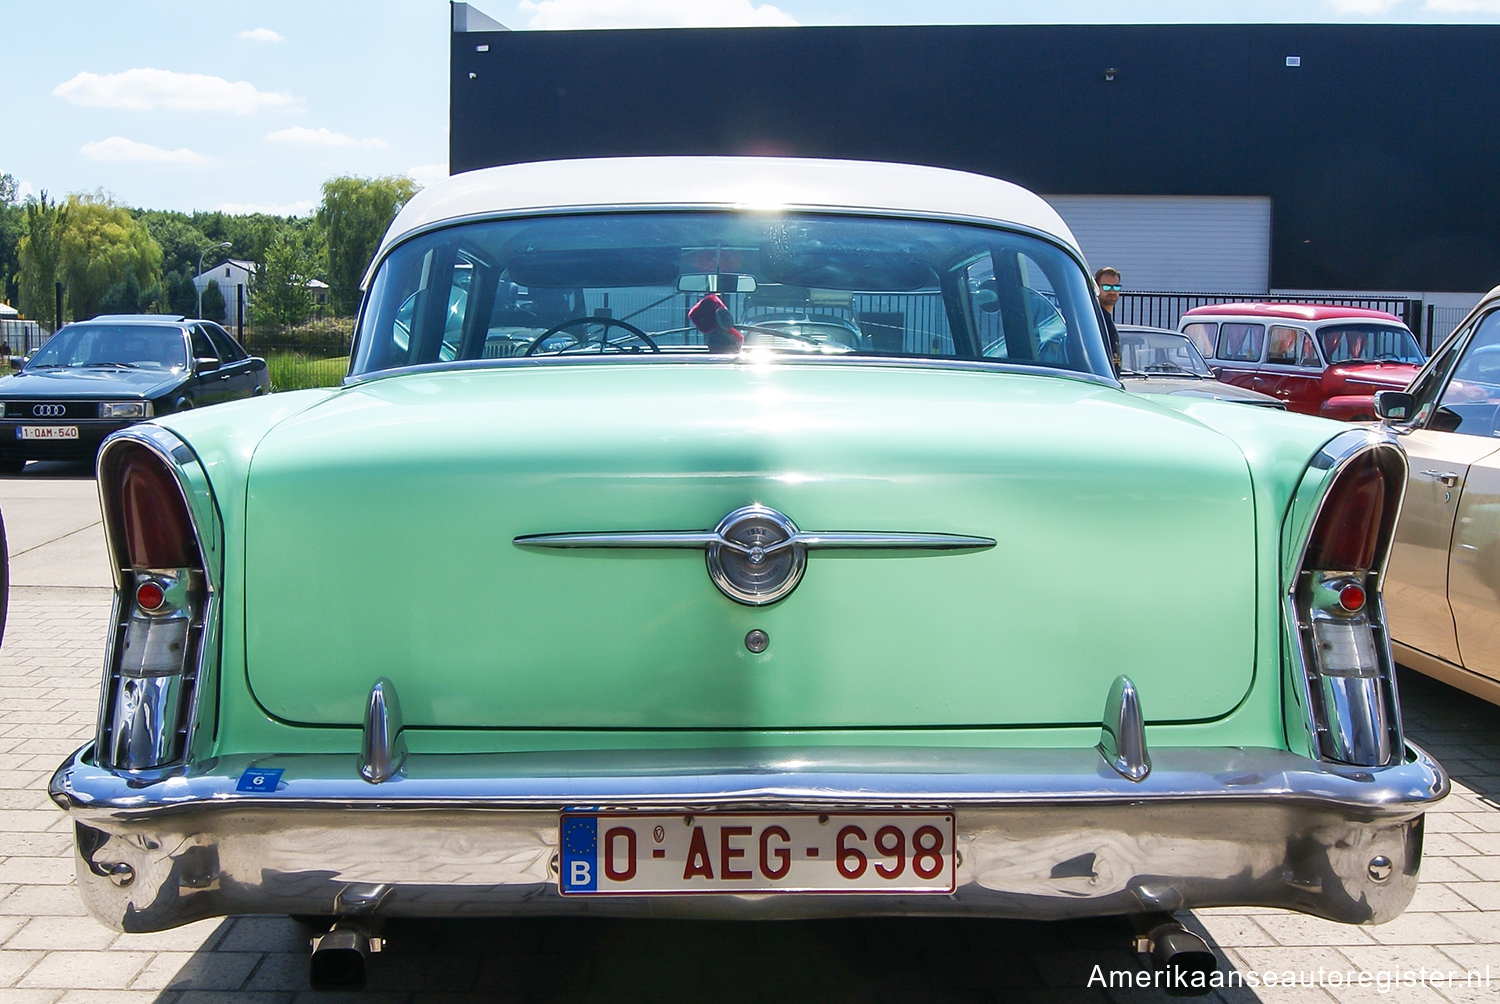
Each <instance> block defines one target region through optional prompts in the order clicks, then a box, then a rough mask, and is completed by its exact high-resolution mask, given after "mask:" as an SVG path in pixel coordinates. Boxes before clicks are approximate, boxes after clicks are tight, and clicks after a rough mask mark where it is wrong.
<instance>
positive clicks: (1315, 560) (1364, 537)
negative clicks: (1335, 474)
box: [1306, 452, 1395, 571]
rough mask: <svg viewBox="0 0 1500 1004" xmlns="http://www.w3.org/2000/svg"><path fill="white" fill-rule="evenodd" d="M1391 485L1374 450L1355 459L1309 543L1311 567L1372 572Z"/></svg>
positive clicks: (1333, 492)
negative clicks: (1370, 570) (1387, 481)
mask: <svg viewBox="0 0 1500 1004" xmlns="http://www.w3.org/2000/svg"><path fill="white" fill-rule="evenodd" d="M1390 488H1391V486H1389V485H1388V484H1387V483H1386V475H1385V472H1384V471H1383V470H1382V469H1381V467H1380V466H1379V464H1378V462H1377V460H1376V458H1375V455H1374V453H1373V452H1372V453H1369V454H1366V455H1365V456H1364V457H1361V458H1359V459H1357V460H1355V461H1354V462H1353V463H1352V464H1351V465H1350V467H1349V469H1348V470H1347V471H1345V472H1343V474H1341V475H1340V476H1339V479H1338V482H1337V483H1336V484H1334V486H1333V488H1332V489H1331V490H1330V491H1329V493H1328V498H1327V500H1326V501H1325V502H1324V503H1323V511H1322V513H1321V514H1320V515H1319V517H1318V525H1317V527H1315V528H1314V530H1313V535H1312V539H1311V540H1310V541H1308V544H1307V565H1306V567H1307V568H1309V569H1335V568H1337V569H1345V570H1348V571H1354V570H1359V571H1368V570H1369V569H1370V568H1371V567H1373V566H1374V563H1375V547H1376V544H1377V543H1378V542H1379V541H1380V533H1381V530H1382V529H1383V528H1384V527H1385V523H1386V517H1387V510H1389V511H1390V513H1389V514H1390V515H1392V516H1394V511H1395V506H1394V504H1392V505H1389V506H1388V505H1387V499H1388V496H1389V495H1390V494H1391V492H1390Z"/></svg>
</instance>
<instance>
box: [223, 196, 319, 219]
mask: <svg viewBox="0 0 1500 1004" xmlns="http://www.w3.org/2000/svg"><path fill="white" fill-rule="evenodd" d="M316 208H318V204H317V203H316V202H314V201H312V200H311V199H303V200H302V201H300V202H221V203H219V204H218V205H217V206H214V209H215V210H216V211H218V212H221V213H228V214H230V215H231V216H249V215H250V214H251V213H266V214H269V215H271V216H304V215H306V214H307V213H310V212H312V211H313V210H314V209H316Z"/></svg>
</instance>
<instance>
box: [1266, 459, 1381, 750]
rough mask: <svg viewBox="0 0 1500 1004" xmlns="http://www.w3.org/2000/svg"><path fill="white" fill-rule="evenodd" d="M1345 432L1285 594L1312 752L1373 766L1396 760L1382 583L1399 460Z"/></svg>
mask: <svg viewBox="0 0 1500 1004" xmlns="http://www.w3.org/2000/svg"><path fill="white" fill-rule="evenodd" d="M1345 436H1351V437H1354V438H1352V439H1347V440H1345V445H1346V449H1348V450H1349V452H1348V453H1347V454H1346V455H1345V457H1344V458H1343V459H1342V460H1341V461H1340V462H1338V463H1337V465H1336V466H1335V469H1334V471H1333V473H1332V474H1331V475H1330V477H1331V478H1332V481H1331V483H1330V484H1329V487H1328V488H1327V490H1326V492H1325V493H1324V495H1323V500H1322V504H1321V505H1320V506H1319V508H1318V511H1317V514H1316V516H1315V517H1314V520H1313V525H1312V528H1311V530H1310V532H1309V534H1308V537H1307V546H1306V548H1305V549H1304V552H1303V558H1302V563H1301V566H1300V568H1299V569H1298V571H1297V576H1296V580H1295V582H1294V583H1293V585H1292V590H1291V594H1290V595H1291V603H1292V610H1293V612H1294V614H1295V618H1296V626H1297V635H1298V641H1299V643H1300V645H1301V655H1302V664H1303V670H1304V677H1305V682H1306V689H1305V691H1304V694H1305V697H1306V703H1307V706H1308V711H1309V716H1310V723H1311V726H1312V730H1313V735H1314V742H1315V743H1316V745H1317V748H1318V753H1319V755H1320V756H1321V757H1322V758H1323V759H1325V760H1330V761H1334V762H1337V763H1346V764H1355V765H1359V766H1367V767H1378V766H1383V765H1385V764H1388V763H1390V762H1392V760H1393V759H1395V758H1398V757H1400V756H1401V745H1402V743H1401V723H1400V709H1399V703H1398V700H1397V696H1396V681H1395V675H1394V673H1393V664H1392V660H1391V655H1390V640H1389V638H1388V637H1387V635H1386V629H1385V615H1384V611H1383V609H1382V607H1381V602H1380V581H1381V576H1382V573H1383V572H1384V569H1385V562H1386V558H1387V556H1388V555H1389V552H1390V547H1391V542H1392V539H1393V537H1394V535H1395V530H1396V517H1397V514H1398V513H1399V511H1400V508H1401V498H1402V493H1403V492H1404V490H1405V486H1406V461H1405V458H1404V456H1403V455H1402V453H1401V451H1400V450H1399V449H1398V448H1397V447H1395V446H1394V445H1392V444H1389V443H1386V442H1384V441H1381V440H1374V441H1371V440H1369V439H1367V438H1363V437H1364V434H1363V433H1346V434H1345ZM1340 438H1341V439H1343V438H1344V437H1340ZM1338 443H1339V440H1335V441H1334V444H1330V445H1331V446H1332V445H1335V444H1338ZM1349 444H1353V445H1352V447H1351V446H1350V445H1349Z"/></svg>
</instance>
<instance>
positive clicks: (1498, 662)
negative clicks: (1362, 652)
mask: <svg viewBox="0 0 1500 1004" xmlns="http://www.w3.org/2000/svg"><path fill="white" fill-rule="evenodd" d="M1378 398H1379V400H1378V401H1377V410H1378V411H1380V412H1381V414H1382V417H1383V418H1384V420H1385V421H1387V422H1388V423H1390V424H1391V425H1393V426H1394V427H1395V428H1396V429H1397V430H1398V431H1399V432H1400V433H1401V443H1402V445H1403V446H1404V447H1405V448H1406V453H1407V456H1408V458H1409V459H1410V472H1411V474H1410V481H1409V482H1408V484H1407V489H1406V501H1405V503H1404V506H1403V508H1402V510H1401V520H1400V523H1399V525H1398V527H1397V530H1396V543H1395V547H1394V549H1393V551H1392V553H1391V560H1390V566H1389V569H1388V570H1387V572H1386V580H1385V602H1386V606H1387V611H1386V612H1387V616H1388V618H1389V624H1390V631H1391V640H1392V643H1393V646H1392V647H1393V649H1394V652H1395V656H1396V661H1397V662H1400V663H1401V664H1403V665H1406V666H1410V667H1411V668H1412V669H1416V670H1419V671H1421V672H1423V673H1426V674H1427V675H1429V676H1433V677H1436V678H1437V679H1439V680H1442V681H1444V682H1446V683H1449V684H1452V685H1453V686H1455V687H1458V688H1460V689H1462V690H1466V691H1468V692H1469V693H1471V694H1475V695H1476V696H1479V697H1483V698H1485V699H1486V700H1489V701H1493V702H1495V703H1497V704H1500V287H1497V288H1495V289H1493V290H1491V291H1490V292H1489V293H1488V294H1487V295H1486V296H1485V298H1484V299H1483V300H1481V301H1480V303H1479V306H1477V307H1475V308H1474V310H1473V312H1472V313H1470V314H1469V316H1468V317H1467V318H1465V320H1464V322H1463V323H1462V324H1460V325H1459V326H1458V328H1457V329H1456V330H1455V331H1454V333H1453V334H1452V335H1451V336H1450V337H1449V338H1448V340H1447V341H1445V342H1444V343H1443V345H1442V346H1441V347H1440V348H1439V349H1438V350H1437V351H1436V352H1435V353H1433V357H1432V359H1431V360H1429V361H1428V363H1427V365H1426V366H1424V367H1423V368H1422V370H1421V372H1420V373H1418V374H1417V377H1416V379H1415V380H1413V381H1412V384H1411V386H1410V387H1409V388H1408V390H1407V392H1405V393H1393V392H1382V393H1381V394H1380V395H1378Z"/></svg>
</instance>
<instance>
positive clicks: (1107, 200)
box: [1045, 195, 1271, 293]
mask: <svg viewBox="0 0 1500 1004" xmlns="http://www.w3.org/2000/svg"><path fill="white" fill-rule="evenodd" d="M1045 198H1046V200H1047V201H1048V202H1049V203H1051V204H1052V207H1053V208H1054V209H1056V210H1057V212H1058V214H1059V215H1060V216H1062V218H1063V219H1064V220H1065V221H1066V222H1067V224H1068V227H1069V228H1070V229H1071V230H1072V231H1073V235H1074V236H1075V237H1077V238H1078V243H1079V245H1080V246H1081V247H1082V248H1083V253H1084V257H1086V258H1087V259H1088V262H1089V267H1090V268H1099V267H1101V266H1105V265H1110V266H1113V267H1115V268H1118V269H1119V270H1120V273H1121V278H1122V280H1123V283H1124V286H1125V288H1126V289H1127V290H1145V289H1149V290H1164V291H1170V292H1179V291H1181V292H1205V293H1265V292H1267V291H1268V290H1269V289H1270V279H1271V200H1270V199H1269V198H1265V197H1259V196H1196V195H1048V196H1045Z"/></svg>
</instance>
